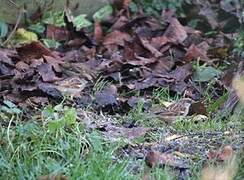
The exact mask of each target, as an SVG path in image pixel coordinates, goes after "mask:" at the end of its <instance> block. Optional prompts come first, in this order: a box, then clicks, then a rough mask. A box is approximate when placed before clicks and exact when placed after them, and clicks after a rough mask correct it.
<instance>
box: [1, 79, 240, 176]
mask: <svg viewBox="0 0 244 180" xmlns="http://www.w3.org/2000/svg"><path fill="white" fill-rule="evenodd" d="M101 84H103V83H101ZM102 86H103V85H101V86H100V85H98V86H97V87H98V89H101V88H102ZM206 97H208V96H207V92H206ZM179 98H180V97H179V96H177V95H176V96H175V95H170V93H169V91H168V89H167V88H160V89H157V90H155V91H154V92H153V103H154V104H155V103H157V104H161V103H163V102H165V101H168V102H172V101H176V100H178V99H179ZM210 99H211V98H210V95H209V99H208V103H209V104H213V101H212V102H211V101H210ZM7 104H8V106H9V107H11V108H9V109H7V114H6V112H5V113H3V112H0V117H1V118H2V122H4V123H1V126H0V145H1V148H0V179H37V177H39V176H43V175H49V174H54V175H55V174H63V175H65V176H66V177H68V178H69V179H91V180H93V179H141V178H142V177H143V176H145V175H144V174H145V172H144V171H145V163H144V160H143V159H141V160H137V159H134V158H133V157H130V156H129V157H124V156H120V154H118V153H121V149H123V148H125V147H127V146H128V145H132V146H133V145H137V144H139V145H143V144H144V143H145V142H148V143H154V144H155V143H160V142H161V140H162V139H163V138H165V136H164V134H165V132H166V131H167V132H169V131H170V132H173V133H176V134H189V133H199V132H222V133H224V132H225V131H232V132H235V133H239V132H240V131H241V127H242V123H241V122H242V121H243V120H242V114H241V113H242V111H243V109H242V106H241V107H240V108H238V109H237V110H238V111H236V112H235V116H231V117H229V118H228V117H226V119H221V118H218V117H216V118H214V119H208V120H205V121H194V120H193V119H188V120H186V119H181V120H177V121H176V122H175V123H173V124H172V125H170V126H169V125H166V124H165V123H164V122H163V121H162V120H159V119H148V118H147V113H146V112H144V110H143V103H142V102H139V103H138V105H137V107H136V108H134V109H133V110H131V111H130V112H129V113H128V114H127V115H125V116H118V118H117V119H118V122H117V123H118V125H119V124H121V123H122V122H123V121H124V120H129V121H134V123H135V125H138V126H144V127H151V128H156V129H157V130H156V131H152V132H149V133H147V134H146V135H145V136H142V137H139V138H136V139H134V140H133V141H131V142H128V141H123V139H122V140H121V139H119V140H117V141H113V142H111V141H108V140H107V139H105V138H104V137H103V136H102V134H100V132H98V131H95V130H93V131H91V130H87V129H86V128H85V126H84V124H83V123H82V121H81V120H79V121H76V112H75V109H73V108H70V107H65V106H64V105H63V103H61V104H59V105H57V106H54V107H53V106H50V105H49V106H46V107H45V108H44V109H43V110H42V111H41V112H39V114H42V116H41V119H40V118H39V119H35V117H33V119H30V120H29V121H20V117H21V114H19V115H18V116H17V115H14V114H16V113H19V111H17V109H15V108H16V107H14V106H13V105H11V104H9V103H7ZM214 106H216V105H214ZM3 110H4V109H2V111H3ZM5 111H6V109H5ZM11 114H12V115H11ZM37 114H38V112H37ZM36 117H38V116H36ZM13 123H14V125H13ZM238 140H239V139H238ZM208 141H209V142H210V141H211V139H210V140H208ZM208 141H206V142H208ZM222 142H223V145H224V144H231V143H232V142H231V140H230V139H228V136H225V137H224V136H223V138H222ZM206 146H208V144H206ZM210 146H211V145H210ZM194 156H195V158H194V159H193V160H191V161H190V162H191V163H190V171H191V178H190V179H193V180H194V179H199V177H200V172H201V168H202V162H203V160H204V159H203V157H202V156H201V155H198V154H194ZM122 157H123V158H122ZM238 163H239V164H240V167H241V168H239V170H238V174H237V178H236V179H238V178H239V179H240V177H243V172H244V169H243V168H242V166H241V165H242V164H243V162H242V161H241V160H239V159H238ZM149 176H150V177H151V178H154V179H165V180H171V179H175V177H174V176H175V174H174V173H173V172H172V171H171V170H169V169H168V168H167V167H166V169H162V168H159V167H154V168H152V169H150V170H149Z"/></svg>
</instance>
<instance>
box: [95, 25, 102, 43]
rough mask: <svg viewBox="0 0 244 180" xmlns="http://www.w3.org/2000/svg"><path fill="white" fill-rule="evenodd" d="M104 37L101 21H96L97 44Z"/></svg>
mask: <svg viewBox="0 0 244 180" xmlns="http://www.w3.org/2000/svg"><path fill="white" fill-rule="evenodd" d="M102 38H103V30H102V26H101V23H100V22H95V23H94V40H95V41H96V43H97V44H99V43H100V42H101V41H102Z"/></svg>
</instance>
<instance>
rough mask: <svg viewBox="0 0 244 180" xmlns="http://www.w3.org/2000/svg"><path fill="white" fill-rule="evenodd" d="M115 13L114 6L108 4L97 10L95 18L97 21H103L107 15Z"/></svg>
mask: <svg viewBox="0 0 244 180" xmlns="http://www.w3.org/2000/svg"><path fill="white" fill-rule="evenodd" d="M112 13H113V7H112V6H111V5H110V4H108V5H106V6H104V7H102V8H101V9H99V10H98V11H97V12H95V13H94V15H93V19H94V20H95V21H96V22H101V21H102V20H104V19H105V18H106V17H107V16H109V15H111V14H112Z"/></svg>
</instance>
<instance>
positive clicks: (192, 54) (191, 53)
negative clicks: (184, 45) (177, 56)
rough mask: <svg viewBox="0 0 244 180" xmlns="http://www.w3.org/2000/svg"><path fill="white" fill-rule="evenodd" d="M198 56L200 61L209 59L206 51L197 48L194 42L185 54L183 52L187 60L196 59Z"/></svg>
mask: <svg viewBox="0 0 244 180" xmlns="http://www.w3.org/2000/svg"><path fill="white" fill-rule="evenodd" d="M197 58H200V60H202V61H209V58H208V56H207V52H206V51H203V50H202V49H199V48H198V47H197V46H195V45H194V44H192V45H191V46H190V47H189V48H188V50H187V52H186V54H185V59H186V60H187V61H191V60H193V59H197Z"/></svg>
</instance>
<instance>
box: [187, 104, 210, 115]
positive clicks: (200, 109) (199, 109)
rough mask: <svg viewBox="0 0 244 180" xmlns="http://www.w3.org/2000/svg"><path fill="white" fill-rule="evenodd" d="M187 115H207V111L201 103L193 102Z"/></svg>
mask: <svg viewBox="0 0 244 180" xmlns="http://www.w3.org/2000/svg"><path fill="white" fill-rule="evenodd" d="M189 114H190V115H191V114H200V115H207V110H206V107H205V105H204V103H203V102H193V103H192V104H191V106H190V109H189Z"/></svg>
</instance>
